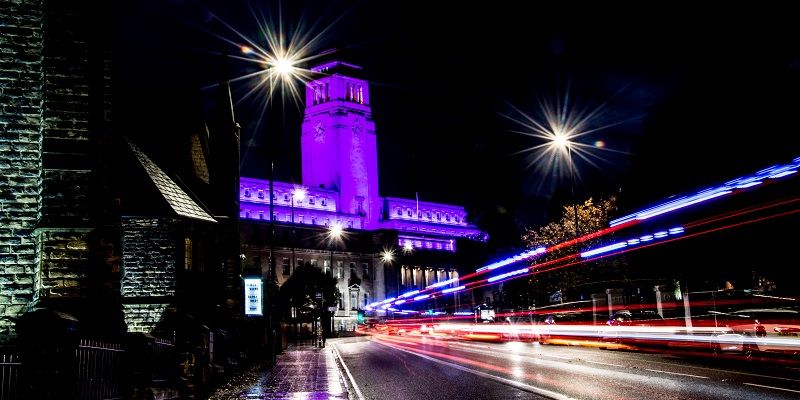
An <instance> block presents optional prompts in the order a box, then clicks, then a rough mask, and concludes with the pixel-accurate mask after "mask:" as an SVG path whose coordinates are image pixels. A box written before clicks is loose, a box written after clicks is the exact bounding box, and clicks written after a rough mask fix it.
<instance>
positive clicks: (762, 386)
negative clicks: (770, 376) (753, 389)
mask: <svg viewBox="0 0 800 400" xmlns="http://www.w3.org/2000/svg"><path fill="white" fill-rule="evenodd" d="M742 383H743V384H745V385H748V386H758V387H761V388H767V389H775V390H783V391H786V392H792V393H800V390H794V389H786V388H780V387H775V386H767V385H759V384H757V383H747V382H742Z"/></svg>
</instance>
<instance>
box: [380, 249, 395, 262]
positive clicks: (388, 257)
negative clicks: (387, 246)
mask: <svg viewBox="0 0 800 400" xmlns="http://www.w3.org/2000/svg"><path fill="white" fill-rule="evenodd" d="M381 259H382V260H383V263H384V264H388V263H390V262H392V261H394V251H393V250H384V251H383V254H382V255H381Z"/></svg>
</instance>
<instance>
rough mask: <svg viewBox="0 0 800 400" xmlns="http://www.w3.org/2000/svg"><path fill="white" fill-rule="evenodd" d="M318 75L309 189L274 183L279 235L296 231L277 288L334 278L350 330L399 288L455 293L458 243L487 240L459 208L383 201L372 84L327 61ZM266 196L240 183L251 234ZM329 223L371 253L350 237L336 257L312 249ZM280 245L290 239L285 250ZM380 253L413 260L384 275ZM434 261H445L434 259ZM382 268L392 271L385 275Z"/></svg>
mask: <svg viewBox="0 0 800 400" xmlns="http://www.w3.org/2000/svg"><path fill="white" fill-rule="evenodd" d="M312 71H314V72H315V73H316V76H317V77H318V78H317V79H315V80H312V81H311V82H308V84H307V85H306V108H305V117H304V118H303V125H302V136H301V150H302V180H303V182H302V184H299V185H298V184H291V183H286V182H274V185H273V186H274V188H273V197H272V200H273V201H274V202H275V206H274V211H273V212H274V214H273V216H272V217H273V218H274V220H275V221H276V222H277V223H278V228H279V230H280V229H286V228H288V227H289V226H290V225H295V226H296V227H297V229H298V232H299V233H298V235H296V237H295V236H294V235H288V234H287V235H286V236H281V234H280V232H278V239H276V240H277V241H278V242H279V243H278V247H276V249H275V252H276V254H275V256H274V257H275V258H276V259H277V260H278V264H279V266H278V269H279V270H280V271H283V273H282V274H278V280H279V283H280V284H282V282H284V281H285V280H286V279H288V276H290V275H291V272H292V271H293V268H294V267H295V266H296V265H299V264H302V263H303V262H308V263H309V264H311V265H318V266H320V267H321V268H322V269H323V270H325V271H326V272H327V273H330V274H331V275H333V276H336V277H337V278H338V279H339V284H338V285H337V287H338V288H339V289H338V290H340V292H341V294H342V303H340V304H339V307H340V308H339V311H337V312H336V318H337V319H338V320H340V321H345V323H346V326H348V327H349V326H352V324H354V323H355V322H354V321H355V319H354V314H353V313H352V310H356V309H359V308H363V307H365V306H366V305H367V301H368V300H369V301H372V300H379V299H382V298H384V297H391V296H396V295H397V292H398V291H400V290H407V289H414V288H417V289H424V288H425V287H427V286H430V285H433V284H436V283H439V282H441V281H444V280H452V279H453V278H455V280H454V281H453V282H452V285H457V284H458V281H457V278H458V276H459V272H458V270H459V269H460V268H461V267H459V265H457V264H456V263H455V262H454V261H453V260H454V258H452V257H451V258H449V259H448V258H447V256H446V255H447V254H448V253H450V254H451V255H453V254H454V253H456V250H457V249H456V241H457V239H462V240H464V239H466V240H470V239H471V240H483V239H485V234H483V233H482V232H481V231H480V230H479V229H477V228H476V227H475V226H473V225H471V224H469V223H468V222H467V213H466V211H465V210H464V208H463V207H461V206H455V205H446V204H438V203H431V202H425V201H418V200H417V199H401V198H395V197H380V192H379V188H378V147H377V142H376V129H375V122H374V121H373V120H372V109H371V107H370V93H369V85H368V83H367V81H366V80H364V79H361V78H359V76H361V73H362V71H361V67H359V66H357V65H352V64H349V63H345V62H341V61H329V62H325V63H324V64H321V65H318V66H316V67H314V68H312ZM269 197H270V196H269V182H268V181H266V180H262V179H253V178H246V177H242V178H241V181H240V200H241V201H240V219H241V220H243V221H244V227H245V228H244V229H245V230H246V231H248V230H250V231H253V232H255V231H257V230H258V229H259V227H260V226H265V225H266V224H260V222H263V223H266V222H268V221H269V219H270V215H269V204H270V198H269ZM332 224H339V225H341V226H342V227H343V228H345V229H346V230H347V231H350V232H351V237H365V238H367V240H365V242H367V243H374V244H375V245H374V246H373V247H372V248H371V249H368V248H364V247H361V248H356V247H358V246H357V245H356V243H355V242H357V241H358V240H356V239H352V241H351V242H350V243H348V244H346V245H344V246H342V248H337V249H336V257H335V259H334V252H333V251H332V250H331V249H329V248H327V247H326V246H325V245H322V244H313V243H314V241H313V240H312V241H306V242H303V240H304V239H303V237H308V236H309V235H310V236H316V237H324V234H325V231H326V230H327V228H328V227H329V226H331V225H332ZM281 237H284V238H287V239H285V240H283V242H281ZM290 239H291V240H290ZM257 242H258V240H257V239H252V238H250V239H245V240H244V242H243V245H244V251H245V253H246V254H247V255H248V256H249V257H250V258H252V259H257V260H258V261H257V262H258V263H261V265H262V269H263V268H264V265H266V264H265V261H264V260H266V259H267V258H268V257H269V256H268V254H267V253H266V249H265V248H264V246H263V244H257ZM317 242H319V240H317ZM303 243H305V244H303ZM378 243H380V244H379V245H378ZM384 248H388V249H392V248H393V249H403V250H405V251H404V252H398V253H403V254H410V253H413V256H403V258H402V259H401V260H396V262H395V263H394V265H393V266H390V267H387V265H386V264H385V261H382V258H381V254H382V253H383V250H384ZM326 250H331V251H330V254H329V256H325V254H328V253H324V251H326ZM409 250H415V251H413V252H410V251H409ZM416 250H419V251H416ZM429 252H430V253H429ZM295 254H297V255H296V256H295ZM436 254H438V255H441V256H444V257H445V258H442V257H438V256H436V257H433V256H434V255H436ZM428 255H430V256H431V257H428ZM294 258H296V260H295V259H294ZM434 259H436V260H439V261H437V262H434V261H433V260H434ZM304 260H305V261H304ZM441 260H446V261H441ZM347 266H349V268H346V267H347ZM386 268H394V269H392V271H393V272H389V269H386ZM365 277H368V278H365ZM448 286H450V285H448ZM345 293H349V295H346V294H345ZM345 306H346V307H345Z"/></svg>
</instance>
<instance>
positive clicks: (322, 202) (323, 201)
mask: <svg viewBox="0 0 800 400" xmlns="http://www.w3.org/2000/svg"><path fill="white" fill-rule="evenodd" d="M320 203H321V204H322V206H323V207H325V199H322V201H321V202H320Z"/></svg>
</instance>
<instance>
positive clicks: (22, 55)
mask: <svg viewBox="0 0 800 400" xmlns="http://www.w3.org/2000/svg"><path fill="white" fill-rule="evenodd" d="M42 20H43V18H42V2H41V1H39V0H0V171H2V173H0V333H8V332H10V330H11V328H12V327H13V320H12V319H11V318H14V317H16V316H18V315H19V314H21V313H22V312H23V311H25V309H26V308H27V306H28V305H29V304H30V303H31V302H32V301H34V296H35V293H34V285H35V282H36V280H37V274H38V265H39V252H38V245H37V237H36V234H35V228H36V225H37V223H38V221H39V218H40V217H41V192H42V176H41V165H42V157H41V147H42V98H43V96H42V86H43V83H44V80H43V79H44V78H43V57H42V47H43V39H42V38H43V36H42Z"/></svg>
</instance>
